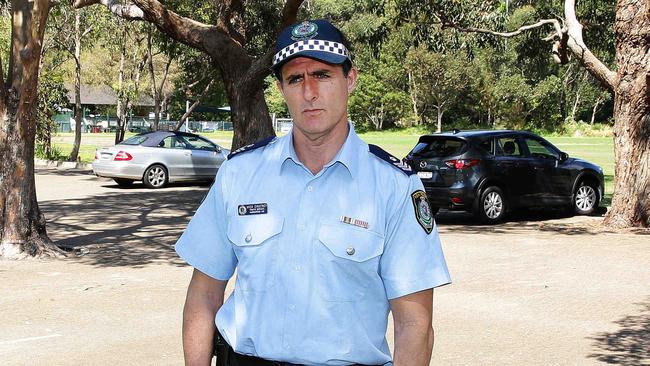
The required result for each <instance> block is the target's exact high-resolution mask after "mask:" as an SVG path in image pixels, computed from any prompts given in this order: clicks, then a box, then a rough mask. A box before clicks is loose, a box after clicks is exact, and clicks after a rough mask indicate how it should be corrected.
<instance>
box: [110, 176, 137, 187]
mask: <svg viewBox="0 0 650 366" xmlns="http://www.w3.org/2000/svg"><path fill="white" fill-rule="evenodd" d="M113 180H114V181H115V183H117V185H118V186H120V187H122V188H129V187H131V186H132V185H133V179H124V178H113Z"/></svg>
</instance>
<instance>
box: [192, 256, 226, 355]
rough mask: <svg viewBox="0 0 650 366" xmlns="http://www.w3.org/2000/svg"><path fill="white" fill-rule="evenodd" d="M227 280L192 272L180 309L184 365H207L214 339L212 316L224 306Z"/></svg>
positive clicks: (196, 271) (197, 271) (195, 271)
mask: <svg viewBox="0 0 650 366" xmlns="http://www.w3.org/2000/svg"><path fill="white" fill-rule="evenodd" d="M227 283H228V282H227V281H219V280H216V279H214V278H212V277H210V276H208V275H206V274H204V273H202V272H201V271H199V270H197V269H195V270H194V273H193V274H192V279H191V280H190V285H189V287H188V289H187V297H186V298H185V307H184V308H183V353H184V354H185V365H188V366H190V365H192V366H195V365H202V366H205V365H210V362H211V360H212V350H213V338H214V329H215V325H214V316H215V314H216V313H217V310H219V308H220V307H221V305H223V297H224V292H225V290H226V284H227Z"/></svg>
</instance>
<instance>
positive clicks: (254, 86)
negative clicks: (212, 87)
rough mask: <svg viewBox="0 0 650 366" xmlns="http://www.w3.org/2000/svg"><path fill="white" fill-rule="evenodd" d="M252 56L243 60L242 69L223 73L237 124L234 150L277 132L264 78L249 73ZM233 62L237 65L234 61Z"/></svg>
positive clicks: (233, 118) (232, 112) (235, 125)
mask: <svg viewBox="0 0 650 366" xmlns="http://www.w3.org/2000/svg"><path fill="white" fill-rule="evenodd" d="M249 64H250V60H241V62H240V63H239V65H238V66H239V67H244V68H243V69H240V70H237V71H234V70H233V71H231V72H229V73H228V74H226V73H222V75H223V81H224V85H225V87H226V96H227V97H228V102H229V104H230V111H231V112H230V113H231V117H232V123H233V126H234V136H233V139H232V150H235V149H237V148H239V147H241V146H243V145H246V144H249V143H253V142H255V141H259V140H262V139H264V138H266V137H269V136H275V131H274V130H273V123H272V122H271V115H270V114H269V109H268V107H267V105H266V100H265V99H264V86H263V82H264V78H263V77H260V78H259V79H257V80H253V79H251V78H250V77H247V76H241V75H242V74H243V75H246V74H245V70H246V69H247V68H248V65H249ZM231 66H234V65H231Z"/></svg>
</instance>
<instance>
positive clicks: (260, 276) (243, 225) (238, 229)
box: [228, 214, 284, 292]
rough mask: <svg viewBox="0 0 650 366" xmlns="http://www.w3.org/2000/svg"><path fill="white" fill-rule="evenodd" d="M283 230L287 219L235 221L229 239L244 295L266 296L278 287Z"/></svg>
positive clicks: (269, 217) (260, 217)
mask: <svg viewBox="0 0 650 366" xmlns="http://www.w3.org/2000/svg"><path fill="white" fill-rule="evenodd" d="M283 226H284V219H283V218H281V217H277V216H273V215H268V214H267V215H248V216H235V217H233V218H231V220H230V222H229V224H228V239H229V240H230V242H231V243H232V244H233V250H234V251H235V255H236V256H237V260H238V264H237V284H238V285H239V286H240V288H241V289H242V290H243V291H247V292H263V291H266V290H268V289H269V288H271V287H273V286H274V285H275V276H276V268H277V252H278V248H277V243H278V237H279V235H280V234H281V233H282V229H283Z"/></svg>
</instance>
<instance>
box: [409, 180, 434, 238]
mask: <svg viewBox="0 0 650 366" xmlns="http://www.w3.org/2000/svg"><path fill="white" fill-rule="evenodd" d="M411 198H412V199H413V208H414V209H415V218H416V219H417V220H418V224H420V226H422V228H423V229H424V231H426V233H427V234H431V231H433V215H431V206H429V200H428V199H427V194H426V193H424V191H422V190H417V191H415V192H413V193H411Z"/></svg>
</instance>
